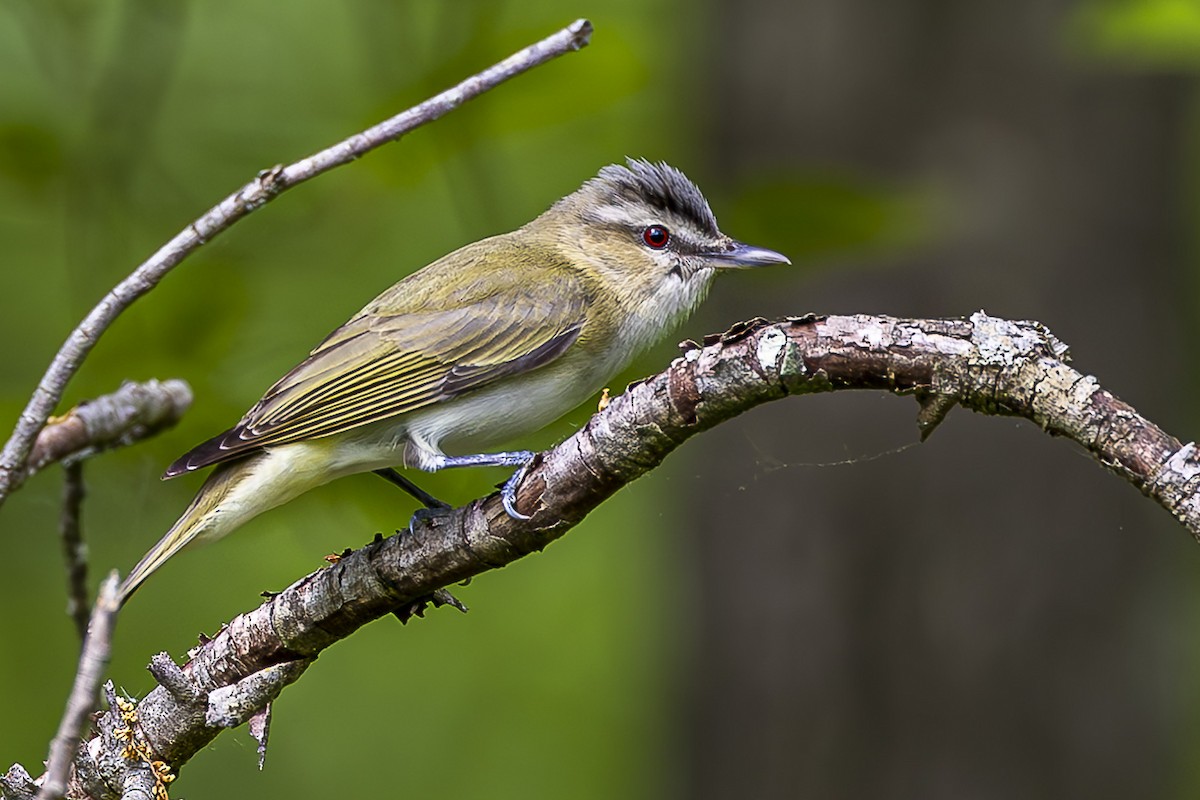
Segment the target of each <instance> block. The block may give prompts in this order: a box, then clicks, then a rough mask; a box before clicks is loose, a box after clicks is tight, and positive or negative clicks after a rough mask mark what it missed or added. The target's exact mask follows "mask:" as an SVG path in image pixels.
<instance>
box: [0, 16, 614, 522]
mask: <svg viewBox="0 0 1200 800" xmlns="http://www.w3.org/2000/svg"><path fill="white" fill-rule="evenodd" d="M591 33H592V26H591V23H589V22H588V21H587V20H584V19H581V20H576V21H575V22H573V23H571V24H570V25H568V26H567V27H566V28H563V29H562V30H560V31H558V32H557V33H555V34H553V35H551V36H548V37H547V38H545V39H543V40H542V41H540V42H537V43H536V44H533V45H530V46H529V47H526V48H525V49H523V50H521V51H520V52H518V53H515V54H514V55H512V56H510V57H508V58H506V59H504V60H503V61H501V62H499V63H497V64H495V65H494V66H491V67H489V68H488V69H486V70H484V71H483V72H480V73H479V74H477V75H473V76H471V77H470V78H467V79H466V80H464V81H463V82H462V83H459V84H458V85H457V86H455V87H453V88H451V89H448V90H446V91H444V92H442V93H441V94H439V95H437V96H435V97H432V98H430V99H429V100H426V101H425V102H423V103H421V104H420V105H417V106H414V107H413V108H411V109H409V110H407V111H404V112H401V113H400V114H397V115H396V116H394V117H392V118H391V119H388V120H386V121H384V122H381V123H379V124H378V125H376V126H374V127H372V128H368V129H367V130H365V131H362V132H361V133H356V134H354V135H353V136H351V137H349V138H348V139H345V140H343V141H341V142H338V143H337V144H335V145H333V146H332V147H328V148H326V149H324V150H322V151H321V152H319V153H316V154H314V155H311V156H308V157H307V158H302V159H300V160H299V161H297V162H295V163H294V164H289V165H288V166H275V167H272V168H271V169H267V170H263V171H262V172H260V173H259V174H258V176H257V177H255V179H254V180H252V181H250V182H249V183H248V184H246V185H245V186H243V187H242V188H241V189H238V190H237V191H236V192H234V193H233V194H231V195H229V196H228V197H226V198H225V199H224V200H222V201H221V202H220V203H218V204H217V205H216V206H213V207H212V208H211V209H209V210H208V211H207V212H206V213H205V214H204V215H203V216H201V217H200V218H199V219H197V220H196V221H195V222H192V223H191V224H190V225H188V226H187V227H186V228H184V229H183V230H182V231H180V232H179V233H178V234H176V236H175V238H173V239H171V241H169V242H167V243H166V244H165V245H163V246H162V247H161V248H160V249H159V250H158V252H156V253H155V254H154V255H152V256H151V257H150V258H149V259H147V260H146V261H145V262H143V263H142V264H141V265H140V266H138V268H137V269H135V270H134V271H133V272H132V273H131V274H130V275H129V276H128V277H126V278H125V279H124V280H123V281H121V282H120V283H119V284H118V285H117V286H116V287H115V288H113V289H112V290H111V291H110V292H109V293H108V294H107V295H106V296H105V297H104V299H103V300H101V301H100V303H99V304H98V305H97V306H96V307H95V308H93V309H92V310H91V312H89V313H88V315H87V317H85V318H84V320H83V322H81V323H80V324H79V326H78V327H76V328H75V330H74V331H72V332H71V335H70V336H69V337H68V338H67V341H66V342H65V343H64V344H63V346H62V347H61V348H60V349H59V351H58V354H57V355H56V356H55V357H54V361H53V362H51V364H50V367H49V369H47V370H46V374H45V375H43V376H42V380H41V382H40V383H39V384H38V387H37V389H35V390H34V392H33V396H32V397H31V398H30V400H29V403H28V404H27V405H26V406H25V410H24V411H23V412H22V413H21V416H20V419H19V420H18V422H17V425H16V427H15V428H14V429H13V433H12V436H11V437H10V438H9V440H8V442H7V443H6V444H5V446H4V451H3V452H2V453H0V505H2V504H3V503H4V500H5V499H6V498H7V497H8V495H10V494H11V493H12V492H13V491H14V490H15V489H16V488H17V487H18V486H20V484H21V482H22V481H23V480H24V479H25V470H24V469H23V467H24V464H25V462H26V458H27V457H28V455H29V451H30V448H31V447H32V446H33V441H34V439H35V437H36V436H37V435H38V432H39V431H40V430H41V429H42V426H43V425H45V424H46V420H47V419H48V418H49V416H50V413H51V412H52V411H53V410H54V408H55V406H57V405H58V403H59V401H60V400H61V399H62V394H63V391H64V389H65V388H66V385H67V382H68V381H69V380H70V379H71V377H72V376H73V375H74V374H75V372H76V371H77V370H78V369H79V366H80V364H82V363H83V360H84V358H86V357H87V354H88V353H89V352H90V351H91V349H92V347H93V346H95V344H96V342H97V340H98V339H99V338H100V335H101V334H102V333H104V331H105V330H106V329H107V328H108V327H109V325H111V324H112V323H113V321H114V320H115V319H116V318H117V316H118V315H119V314H120V313H121V312H122V311H124V310H125V309H126V308H128V307H129V306H130V304H132V303H133V302H134V301H135V300H137V299H138V298H139V297H141V296H142V295H144V294H145V293H147V292H149V291H150V290H151V289H153V288H154V287H155V285H157V284H158V282H159V281H160V280H161V279H162V278H163V276H164V275H166V274H167V273H168V272H170V271H171V269H173V268H174V267H175V266H176V265H177V264H179V263H180V262H181V261H183V259H184V258H186V257H187V256H188V255H190V254H191V253H193V252H195V251H196V250H197V249H199V248H200V246H201V245H203V244H204V243H205V242H207V241H209V240H210V239H212V238H213V237H215V236H217V235H218V234H220V233H221V232H223V231H225V230H226V229H228V228H229V227H230V226H231V225H233V224H234V223H235V222H237V221H238V220H240V219H242V218H243V217H245V216H246V215H247V214H249V213H250V212H252V211H254V210H255V209H257V208H259V207H261V206H262V205H263V204H265V203H267V202H269V201H270V200H272V199H273V198H274V197H275V196H277V195H278V194H280V193H281V192H283V191H285V190H287V189H290V188H291V187H293V186H296V185H298V184H300V183H303V182H304V181H307V180H309V179H310V178H314V177H316V176H317V175H320V174H321V173H323V172H326V171H328V170H330V169H333V168H334V167H338V166H341V165H342V164H347V163H349V162H351V161H353V160H355V159H357V158H359V157H360V156H362V155H364V154H365V153H367V152H370V151H371V150H374V149H375V148H377V147H379V146H381V145H383V144H386V143H387V142H391V141H394V140H395V139H398V138H399V137H401V136H402V135H404V134H405V133H408V132H409V131H412V130H413V129H415V128H417V127H420V126H421V125H425V124H426V123H429V122H432V121H433V120H435V119H438V118H439V117H441V116H443V115H444V114H446V113H448V112H450V111H453V110H454V109H455V108H458V107H459V106H460V105H462V104H463V103H465V102H466V101H467V100H470V99H472V98H474V97H477V96H479V95H480V94H483V93H484V92H486V91H488V90H490V89H492V88H494V87H496V86H497V85H499V84H501V83H503V82H504V81H506V80H508V79H509V78H513V77H515V76H517V75H520V74H521V73H523V72H525V71H526V70H529V69H532V68H533V67H536V66H538V65H540V64H544V63H545V62H547V61H550V60H551V59H554V58H556V57H558V56H560V55H563V54H565V53H569V52H572V51H574V50H578V49H580V48H581V47H583V46H585V45H586V44H587V43H588V40H589V38H590V37H591Z"/></svg>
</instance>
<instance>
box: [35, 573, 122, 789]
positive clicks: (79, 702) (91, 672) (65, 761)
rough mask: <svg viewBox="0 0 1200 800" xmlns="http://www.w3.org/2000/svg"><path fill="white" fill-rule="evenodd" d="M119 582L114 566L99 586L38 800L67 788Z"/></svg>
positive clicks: (107, 650)
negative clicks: (89, 624) (94, 606)
mask: <svg viewBox="0 0 1200 800" xmlns="http://www.w3.org/2000/svg"><path fill="white" fill-rule="evenodd" d="M118 584H119V580H118V577H117V572H116V570H113V571H112V572H111V573H109V575H108V577H107V578H106V579H105V580H104V583H103V584H102V585H101V586H100V596H99V597H97V598H96V608H95V610H94V611H93V612H92V621H91V626H90V628H89V630H88V635H87V637H86V638H85V639H84V643H83V653H82V654H81V655H80V656H79V669H78V670H76V672H75V683H74V685H73V686H72V687H71V695H70V697H69V698H68V699H67V709H66V711H65V712H63V717H62V721H61V722H59V724H58V733H56V734H55V735H54V741H52V742H51V743H50V757H49V759H47V761H46V776H45V780H44V781H43V782H42V788H41V789H40V790H39V791H38V795H37V796H38V800H59V798H61V797H62V796H63V795H64V794H65V793H66V791H67V780H68V778H69V777H70V774H71V762H72V761H74V760H75V753H76V751H77V750H78V749H79V737H80V736H81V735H82V733H83V726H84V724H85V723H86V722H87V720H88V717H89V716H91V713H92V711H94V710H95V708H96V701H97V699H98V697H99V690H100V681H101V680H102V679H103V678H104V671H105V669H107V668H108V660H109V657H110V654H111V650H112V635H113V628H114V627H116V623H117V612H118V611H120V609H121V604H120V601H119V599H118V593H117V586H118Z"/></svg>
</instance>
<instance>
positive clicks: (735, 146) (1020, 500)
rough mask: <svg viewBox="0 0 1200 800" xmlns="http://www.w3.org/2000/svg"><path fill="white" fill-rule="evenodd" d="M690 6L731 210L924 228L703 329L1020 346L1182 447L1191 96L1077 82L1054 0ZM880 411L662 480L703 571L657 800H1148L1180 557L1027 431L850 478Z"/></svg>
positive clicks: (900, 439) (838, 414)
mask: <svg viewBox="0 0 1200 800" xmlns="http://www.w3.org/2000/svg"><path fill="white" fill-rule="evenodd" d="M718 5H719V9H720V10H719V12H718V13H717V17H716V20H715V24H714V28H715V30H717V31H719V32H720V34H719V36H720V39H719V45H720V46H721V47H725V48H728V49H729V51H730V52H735V53H737V58H736V59H735V58H730V59H726V60H719V61H717V62H715V63H714V65H713V71H712V72H711V74H710V75H709V78H710V80H711V83H712V86H713V89H712V92H711V94H710V95H709V96H708V97H707V98H706V100H707V102H706V103H705V105H704V106H703V108H704V110H705V111H707V110H708V109H711V108H720V109H721V113H720V114H711V113H705V114H704V115H703V119H697V123H698V124H701V125H706V126H707V129H708V138H709V141H708V144H709V145H710V146H709V147H708V148H707V149H706V151H705V152H711V153H714V154H718V155H717V156H716V159H717V161H716V163H715V164H714V165H713V171H714V172H716V173H718V174H722V175H724V176H725V178H724V179H725V182H726V184H727V186H728V187H730V189H731V190H732V189H733V188H736V187H737V186H740V185H742V184H745V183H747V182H749V181H750V180H751V179H752V177H753V176H755V175H756V174H761V172H762V171H764V170H770V171H771V172H772V174H780V173H782V174H790V173H789V171H791V172H792V173H795V174H798V175H814V174H816V175H817V176H818V177H821V176H828V175H833V176H838V177H841V178H844V179H845V180H847V181H848V182H850V183H851V184H852V185H859V186H866V187H872V188H874V187H880V188H883V189H884V190H886V191H901V192H902V191H910V192H914V193H930V194H931V195H932V196H933V198H934V199H933V201H932V202H933V203H934V206H933V209H932V210H931V213H930V217H931V218H932V222H930V220H928V219H927V220H926V222H927V223H928V224H931V226H932V230H930V231H928V232H927V233H928V235H927V237H926V238H925V239H924V240H923V241H922V243H920V244H918V245H916V246H914V247H911V248H909V249H908V250H907V251H903V250H902V251H900V252H897V250H896V249H894V248H890V249H884V250H882V251H881V250H880V249H874V250H871V251H869V252H854V251H842V252H837V253H835V254H834V255H835V256H836V265H835V266H836V268H831V267H830V266H829V264H828V262H829V261H831V260H832V259H830V258H826V257H820V258H817V259H812V260H817V261H820V262H823V263H822V266H823V267H824V268H823V269H822V270H820V271H814V270H812V269H805V268H803V267H801V268H797V269H794V270H793V275H794V282H793V283H791V284H787V283H785V282H784V281H783V280H780V282H779V283H777V284H774V287H775V289H776V291H775V293H774V294H775V296H776V297H777V298H778V299H777V300H774V301H772V300H770V299H769V298H768V299H767V302H766V303H765V304H764V303H763V302H762V293H761V291H759V290H758V288H757V287H755V286H754V285H752V282H747V281H741V282H733V281H730V282H728V283H727V284H725V285H723V286H722V287H721V291H720V292H717V293H714V296H713V297H712V298H711V299H710V300H709V302H708V305H707V306H706V308H705V309H704V312H703V313H705V314H706V315H708V314H711V315H713V316H711V317H706V319H722V318H724V319H728V318H737V317H738V316H740V315H744V314H745V313H746V310H747V309H748V308H753V309H754V311H755V312H756V313H763V314H768V315H771V314H778V313H795V306H796V303H797V302H798V301H799V302H802V304H803V307H804V308H816V309H821V310H826V311H831V310H835V309H853V310H861V311H876V310H878V311H886V312H887V313H890V314H898V315H905V316H920V317H928V316H942V315H945V314H948V313H961V311H962V309H964V308H979V307H983V308H986V309H987V311H988V312H989V313H992V314H997V315H1000V316H1004V317H1016V318H1036V319H1042V320H1046V321H1048V322H1050V323H1051V324H1052V325H1053V328H1054V331H1055V333H1056V334H1058V335H1059V336H1061V337H1063V338H1064V339H1065V340H1066V341H1068V342H1070V343H1071V345H1072V349H1073V351H1074V352H1075V353H1077V354H1078V355H1079V358H1080V362H1081V363H1083V364H1084V367H1083V369H1084V370H1085V371H1086V372H1092V373H1094V374H1097V375H1100V376H1103V380H1104V383H1105V386H1106V387H1107V388H1108V389H1110V390H1112V391H1114V392H1116V393H1117V394H1119V395H1121V396H1122V397H1124V398H1125V399H1127V400H1129V401H1130V402H1132V403H1133V404H1134V405H1136V406H1137V407H1138V408H1139V409H1140V410H1141V411H1142V412H1143V413H1145V414H1147V415H1148V416H1150V417H1151V418H1153V419H1155V421H1156V422H1158V423H1159V424H1160V425H1162V426H1164V427H1166V428H1168V429H1181V430H1194V429H1195V425H1196V417H1195V414H1194V412H1193V411H1191V410H1190V409H1191V407H1194V402H1193V401H1192V399H1191V398H1192V396H1194V389H1193V388H1192V387H1193V386H1194V384H1195V369H1194V367H1193V366H1192V365H1194V364H1195V363H1196V357H1195V354H1194V350H1195V347H1194V342H1195V341H1196V337H1195V332H1194V321H1193V320H1194V319H1195V307H1194V298H1195V290H1194V277H1193V275H1194V273H1195V264H1194V261H1192V260H1189V259H1188V258H1187V256H1188V254H1189V245H1191V244H1192V234H1190V233H1189V232H1188V228H1187V226H1188V225H1191V223H1189V222H1188V219H1189V216H1188V215H1189V214H1190V215H1193V216H1194V214H1195V207H1194V205H1187V203H1188V202H1189V200H1192V201H1194V192H1193V191H1192V189H1191V187H1190V182H1191V181H1193V180H1194V179H1193V178H1192V177H1191V176H1189V175H1188V174H1186V170H1184V171H1181V170H1180V169H1179V168H1178V166H1177V165H1178V164H1179V163H1180V162H1181V159H1182V160H1185V161H1186V158H1185V157H1184V156H1182V155H1181V148H1183V147H1185V146H1186V147H1188V148H1190V147H1192V146H1193V145H1192V144H1187V145H1185V144H1184V143H1185V142H1186V138H1185V137H1186V136H1187V132H1188V131H1190V130H1194V115H1193V114H1192V106H1193V102H1194V101H1193V99H1192V95H1193V93H1194V85H1195V81H1194V78H1193V77H1191V76H1189V75H1185V74H1179V73H1176V74H1167V73H1163V72H1155V71H1153V70H1151V69H1136V68H1135V69H1132V70H1131V69H1128V68H1125V67H1123V66H1121V65H1114V64H1102V63H1096V62H1094V61H1092V62H1089V61H1088V60H1087V59H1086V58H1085V57H1084V56H1081V55H1080V54H1079V53H1078V52H1077V51H1072V49H1071V44H1070V40H1069V35H1070V31H1071V14H1073V13H1074V12H1075V11H1077V10H1078V9H1079V8H1081V7H1082V4H1081V3H1076V2H1063V1H1062V0H1049V1H1047V0H1002V1H1000V0H981V1H980V2H969V3H947V2H938V1H937V0H894V1H892V2H876V1H874V0H799V1H798V2H773V1H772V0H750V1H749V2H732V1H731V0H723V2H720V3H719V4H718ZM748 120H753V124H752V125H750V124H747V121H748ZM1189 193H1191V196H1190V197H1189ZM930 194H923V195H922V196H924V197H929V196H930ZM795 226H796V228H797V231H798V233H797V238H798V239H800V240H803V239H804V231H805V226H806V221H805V220H804V219H803V218H797V219H796V221H795ZM731 227H732V226H731ZM775 245H776V246H779V247H781V249H785V248H786V243H783V242H776V243H775ZM1192 249H1194V245H1192ZM789 252H790V251H789ZM755 297H757V299H755ZM785 305H786V306H790V308H786V309H785V308H784V306H785ZM900 413H901V409H899V408H898V406H897V405H896V404H888V403H882V402H880V401H878V400H877V399H875V398H873V397H871V396H869V395H860V396H854V397H842V396H839V397H838V398H836V400H834V399H832V398H830V399H829V401H828V402H822V401H819V400H818V401H817V402H813V403H809V404H806V405H805V407H803V408H799V409H792V408H790V407H787V406H783V405H779V404H776V405H772V406H769V407H766V408H764V409H761V410H760V411H758V412H756V413H754V414H751V415H748V416H746V417H744V418H743V419H741V420H739V423H738V425H737V426H724V427H722V428H720V429H718V430H715V431H713V432H712V434H710V435H708V436H705V437H703V438H702V439H701V440H699V441H698V442H697V443H696V444H695V449H696V452H695V453H694V457H695V463H696V464H703V465H704V468H703V470H702V472H701V474H698V475H693V474H690V473H689V474H687V475H681V474H672V475H671V480H672V485H674V486H676V487H679V490H680V493H681V494H682V495H683V496H682V497H681V498H680V503H679V507H680V508H682V509H685V511H686V516H685V518H684V520H683V523H684V524H682V525H681V526H680V530H683V531H686V532H687V538H686V541H683V540H681V541H680V542H679V543H678V545H677V548H678V549H679V551H680V552H686V553H688V554H689V557H690V558H692V559H693V560H694V561H695V562H696V564H695V571H696V574H697V575H698V576H699V577H698V578H696V579H695V583H694V588H692V589H691V590H690V594H689V595H688V596H687V597H685V598H683V599H682V600H681V601H680V602H681V604H685V605H686V607H687V608H688V609H689V613H691V614H694V615H695V616H694V619H695V620H696V624H697V626H698V628H697V630H696V632H695V634H694V637H695V638H694V650H693V651H692V652H690V653H688V654H687V655H686V656H684V657H683V658H685V659H686V662H685V663H681V665H680V667H679V669H678V670H677V672H678V674H681V675H686V676H688V677H687V684H686V686H684V687H683V688H682V689H681V690H680V696H679V698H678V702H679V703H680V706H681V712H680V715H679V720H680V725H679V735H680V737H681V738H682V739H683V740H684V742H685V744H684V745H683V746H682V747H681V754H682V755H681V760H682V766H681V786H682V792H681V794H682V795H683V796H686V797H690V798H700V799H701V800H703V799H704V798H725V797H732V796H741V797H755V798H760V799H762V800H768V799H769V798H783V797H788V798H791V797H874V798H922V800H939V799H940V798H962V797H971V798H977V799H978V800H988V798H1011V797H1031V798H1057V797H1090V798H1126V797H1132V796H1138V797H1164V796H1172V792H1173V791H1178V787H1179V786H1180V785H1181V783H1180V782H1181V781H1183V780H1185V776H1187V775H1189V774H1190V775H1194V770H1192V769H1191V767H1189V766H1188V764H1189V762H1190V761H1191V760H1192V759H1193V755H1192V753H1190V752H1189V749H1188V743H1190V742H1193V741H1195V739H1196V736H1197V735H1198V734H1200V724H1198V720H1200V703H1198V698H1197V686H1196V683H1195V679H1194V676H1195V673H1196V669H1197V666H1198V665H1197V656H1196V652H1195V648H1194V647H1193V646H1192V645H1191V644H1190V643H1191V642H1193V641H1194V631H1195V612H1194V609H1195V608H1196V607H1197V606H1196V602H1197V599H1198V596H1197V590H1196V586H1197V581H1196V570H1197V569H1200V558H1198V556H1200V554H1197V553H1196V552H1194V551H1193V550H1192V549H1191V548H1190V546H1189V543H1188V542H1187V541H1186V540H1184V539H1183V537H1177V536H1171V535H1169V534H1170V524H1169V521H1168V520H1167V519H1165V518H1164V517H1162V515H1156V514H1155V513H1154V511H1153V509H1151V508H1150V507H1149V505H1148V504H1146V503H1145V502H1144V501H1143V499H1142V498H1141V497H1139V496H1138V495H1137V493H1135V492H1129V491H1128V490H1126V489H1124V488H1122V487H1118V486H1117V485H1116V483H1115V482H1113V481H1108V482H1104V481H1103V480H1101V478H1102V477H1103V476H1102V475H1101V474H1100V473H1099V471H1095V470H1093V471H1089V470H1080V469H1078V468H1077V466H1076V465H1077V459H1076V457H1075V456H1074V454H1073V453H1072V452H1071V450H1070V449H1069V448H1063V447H1061V446H1058V445H1056V444H1055V443H1053V442H1051V441H1049V440H1048V439H1047V438H1046V437H1040V436H1037V435H1036V434H1035V432H1034V431H1033V430H1032V429H1029V428H1023V429H1022V428H1012V427H1010V426H1008V425H1006V424H1004V423H999V422H997V421H996V420H993V419H983V418H981V417H976V418H970V417H966V416H964V417H963V418H962V419H956V420H955V421H954V424H953V425H947V426H946V427H945V429H940V430H939V431H938V432H937V434H936V435H935V436H934V437H933V438H932V439H931V440H930V441H929V442H928V443H927V444H926V445H925V446H923V447H921V448H911V449H905V450H902V451H901V452H899V453H898V454H889V455H886V456H883V457H879V458H875V456H877V455H881V454H884V453H891V452H892V451H894V450H898V449H900V448H903V447H904V446H905V445H906V444H908V443H909V442H910V441H912V440H913V438H915V437H911V436H904V435H898V433H899V432H903V431H905V430H906V429H905V428H903V427H902V426H901V420H899V419H898V415H899V414H900ZM844 462H851V463H850V464H849V465H845V466H818V465H830V464H831V463H837V464H842V463H844ZM671 466H672V465H667V470H668V472H669V473H670V471H671ZM751 520H752V521H751ZM1164 531H1165V532H1166V533H1164Z"/></svg>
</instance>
